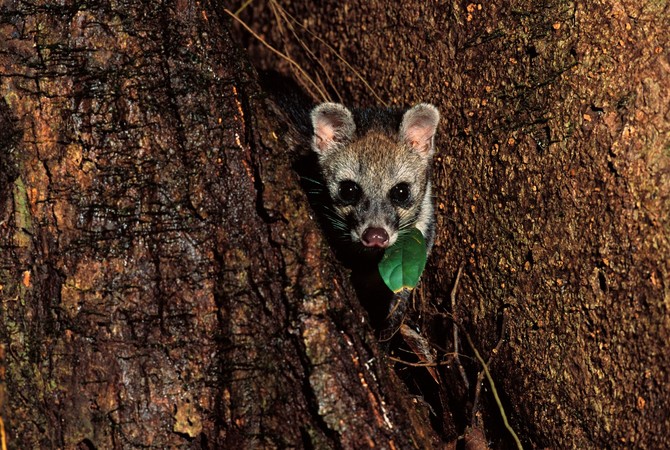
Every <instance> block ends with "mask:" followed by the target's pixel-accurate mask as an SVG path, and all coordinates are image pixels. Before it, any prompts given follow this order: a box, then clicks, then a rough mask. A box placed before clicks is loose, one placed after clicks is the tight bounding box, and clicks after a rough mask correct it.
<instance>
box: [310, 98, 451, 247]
mask: <svg viewBox="0 0 670 450" xmlns="http://www.w3.org/2000/svg"><path fill="white" fill-rule="evenodd" d="M355 116H356V114H353V113H352V112H351V111H350V110H348V109H347V108H346V107H345V106H343V105H341V104H338V103H322V104H320V105H318V106H317V107H316V108H314V109H313V110H312V113H311V118H312V125H313V128H314V136H313V140H312V148H313V150H314V151H315V152H316V153H317V154H318V157H319V163H320V165H321V170H322V173H323V177H324V180H325V182H326V185H327V188H328V191H329V192H330V196H331V198H332V200H333V208H334V210H335V212H336V213H337V215H338V216H339V218H340V219H341V220H342V224H346V225H347V227H348V228H349V232H350V235H351V240H352V241H353V242H360V241H361V236H362V234H363V232H364V231H365V230H366V229H367V228H370V227H377V228H383V229H384V230H386V231H387V233H388V235H389V242H388V245H389V246H390V245H393V243H394V242H395V241H396V239H397V238H398V233H399V232H401V231H402V230H403V229H406V228H409V227H416V228H418V229H419V230H420V231H421V233H422V234H423V235H424V237H425V238H426V242H427V244H428V250H430V248H431V247H432V243H433V237H434V222H435V218H434V215H433V203H432V198H431V183H430V173H431V170H430V169H431V161H432V156H433V154H434V152H435V149H434V136H435V132H436V129H437V125H438V122H439V120H440V114H439V112H438V110H437V108H435V107H434V106H433V105H430V104H426V103H422V104H419V105H416V106H414V107H413V108H411V109H409V110H407V111H406V112H405V113H404V114H403V116H402V120H401V122H400V126H399V127H398V125H397V122H396V125H394V127H398V128H395V131H394V132H393V133H389V132H388V131H387V130H386V129H382V128H381V127H372V128H371V129H369V130H363V129H360V127H359V128H358V129H357V126H356V123H354V117H355ZM344 180H351V181H354V182H355V183H357V184H358V185H359V186H360V188H361V191H362V197H361V199H360V201H359V202H358V203H357V204H355V205H345V204H342V202H340V201H338V189H339V186H340V182H342V181H344ZM399 183H407V184H408V185H409V187H410V192H411V196H410V198H411V202H410V204H409V205H407V207H400V206H398V205H397V204H393V202H392V201H391V200H390V191H391V189H392V188H393V187H394V186H396V185H397V184H399Z"/></svg>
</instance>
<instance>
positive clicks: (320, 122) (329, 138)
mask: <svg viewBox="0 0 670 450" xmlns="http://www.w3.org/2000/svg"><path fill="white" fill-rule="evenodd" d="M311 116H312V126H313V127H314V139H313V141H312V148H313V149H314V151H315V152H317V153H318V154H319V155H320V156H323V155H325V154H327V153H329V152H331V151H332V150H335V149H337V148H339V147H340V146H342V145H343V144H346V143H347V142H350V141H351V138H352V137H353V136H354V132H355V131H356V125H355V124H354V116H353V115H352V114H351V111H349V110H348V109H347V108H346V107H345V106H344V105H341V104H339V103H321V104H320V105H318V106H317V107H316V108H314V109H313V110H312V114H311Z"/></svg>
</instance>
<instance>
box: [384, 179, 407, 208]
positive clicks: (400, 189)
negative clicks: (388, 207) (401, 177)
mask: <svg viewBox="0 0 670 450" xmlns="http://www.w3.org/2000/svg"><path fill="white" fill-rule="evenodd" d="M411 196H412V192H411V191H410V189H409V184H407V183H398V184H396V185H395V186H393V187H392V188H391V190H390V191H389V198H390V199H391V203H393V204H394V205H395V206H407V205H408V203H409V201H410V198H411Z"/></svg>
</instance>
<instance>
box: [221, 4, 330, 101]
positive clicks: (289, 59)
mask: <svg viewBox="0 0 670 450" xmlns="http://www.w3.org/2000/svg"><path fill="white" fill-rule="evenodd" d="M223 11H224V12H225V13H226V14H228V15H229V16H230V17H232V18H233V19H235V20H236V21H237V22H238V23H239V24H240V25H242V26H243V27H244V29H245V30H247V31H248V32H249V33H251V35H252V36H253V37H255V38H256V39H258V40H259V41H260V42H261V44H263V45H265V46H266V47H267V48H268V49H269V50H270V51H272V52H273V53H275V54H277V55H278V56H279V57H281V58H284V59H285V60H286V61H287V62H288V63H289V64H291V65H292V66H293V67H295V68H296V69H298V71H299V72H300V73H301V74H302V75H303V76H304V77H305V79H307V80H309V82H310V83H312V85H313V86H314V88H315V89H316V90H317V91H318V92H319V96H321V99H322V101H324V102H325V101H328V96H327V95H326V93H325V92H323V91H322V90H321V89H320V88H319V86H317V85H316V83H314V81H312V79H311V78H310V76H309V75H307V72H305V70H304V69H303V68H302V67H300V64H298V63H297V62H295V61H294V60H293V59H292V58H291V57H289V56H288V55H286V54H284V53H282V52H281V51H279V50H277V49H276V48H274V47H273V46H272V45H270V44H269V43H268V42H267V41H266V40H265V39H263V38H262V37H260V36H259V35H258V33H256V32H255V31H254V30H252V29H251V28H249V26H248V25H247V24H246V23H244V21H243V20H242V19H240V18H239V17H237V16H236V15H235V14H233V13H232V12H231V11H230V10H228V9H224V10H223Z"/></svg>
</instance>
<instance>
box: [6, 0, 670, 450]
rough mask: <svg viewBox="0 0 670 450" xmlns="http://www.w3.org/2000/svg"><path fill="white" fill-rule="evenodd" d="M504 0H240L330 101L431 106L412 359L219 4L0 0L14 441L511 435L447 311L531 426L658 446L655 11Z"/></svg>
mask: <svg viewBox="0 0 670 450" xmlns="http://www.w3.org/2000/svg"><path fill="white" fill-rule="evenodd" d="M513 3H514V4H512V5H508V6H504V7H495V6H491V5H485V4H474V3H473V4H465V3H458V4H457V3H452V4H449V5H447V6H437V5H427V4H424V3H421V2H416V3H414V2H405V3H403V4H402V5H400V4H399V5H395V6H392V7H389V4H388V3H386V4H383V3H382V2H374V1H373V2H361V4H355V3H349V2H334V1H330V2H322V3H321V6H319V7H318V8H319V9H318V11H315V8H316V6H315V3H313V2H302V1H294V2H289V1H286V2H282V4H281V5H282V6H283V8H285V9H278V6H279V5H278V4H277V3H274V2H262V3H258V4H256V3H254V4H252V6H249V7H248V8H247V9H246V10H245V11H244V12H243V13H242V14H241V17H242V19H243V20H246V21H247V22H248V23H250V24H253V26H254V28H255V29H256V30H257V31H259V32H261V33H262V36H263V37H264V38H266V39H268V41H269V43H271V44H272V45H274V46H276V47H278V48H281V49H282V50H284V51H287V52H288V53H289V55H290V56H291V58H293V59H294V60H295V61H297V62H298V63H299V64H300V66H301V67H302V68H303V69H304V70H305V71H306V72H307V73H309V74H311V75H312V78H313V79H315V80H317V85H319V80H322V83H321V86H324V87H325V91H327V92H328V93H329V94H330V96H331V97H332V98H334V99H336V100H343V101H346V102H347V103H352V104H358V105H366V104H379V103H380V102H387V103H388V104H410V103H414V102H418V101H431V102H433V103H435V104H437V105H438V106H439V108H440V109H441V111H442V114H443V117H444V119H443V122H442V126H441V128H440V138H439V140H438V147H439V148H441V153H440V155H439V158H438V161H437V162H436V166H435V176H434V178H435V183H436V189H435V191H436V195H437V199H436V203H437V206H438V208H437V210H438V217H437V220H438V239H437V243H436V246H435V248H434V250H433V254H432V255H431V257H430V259H429V265H428V268H427V272H426V275H425V276H424V279H423V282H422V287H421V294H422V295H419V296H418V300H419V301H417V303H416V305H417V309H416V310H415V311H411V312H410V319H412V320H413V321H414V322H415V323H416V324H417V325H418V326H419V332H420V333H421V335H422V336H424V337H426V338H428V339H429V340H430V341H431V342H432V343H433V344H434V346H435V349H437V350H438V351H439V352H441V353H438V358H439V360H440V361H442V362H450V363H451V364H450V365H448V366H447V365H446V364H444V365H439V366H437V367H436V368H435V369H436V370H437V379H438V380H441V382H440V384H435V382H434V381H433V378H432V377H430V376H428V373H429V372H428V370H427V369H426V368H423V367H417V368H414V369H412V370H409V369H407V367H406V366H405V365H403V364H400V363H399V364H398V365H397V366H398V373H399V374H400V375H401V377H398V376H397V375H396V373H395V372H394V371H393V370H391V367H390V363H389V359H388V358H387V355H386V354H385V353H384V352H382V351H380V350H379V349H378V346H377V344H376V342H375V338H374V336H373V333H372V332H371V330H370V328H369V326H368V324H367V319H366V314H365V312H364V311H363V310H362V308H361V307H360V305H359V303H358V300H357V299H356V298H355V295H354V294H353V291H352V289H351V287H350V284H349V281H348V276H347V273H346V271H344V270H342V269H341V268H340V267H339V265H338V264H337V262H336V261H335V259H334V258H333V256H332V253H331V252H330V250H329V249H328V247H327V245H325V244H324V242H323V240H322V238H321V233H320V231H319V230H318V227H317V226H316V225H315V223H314V222H313V221H312V220H311V218H310V210H309V206H308V203H307V199H306V196H305V194H304V193H303V192H302V190H301V189H300V185H299V182H298V176H297V175H296V174H295V173H294V171H293V170H292V164H293V163H294V158H295V154H294V151H295V150H292V149H290V142H289V140H288V139H286V138H285V135H284V133H283V130H284V129H285V127H286V121H287V118H286V117H284V115H283V114H279V115H277V114H275V112H274V110H273V109H272V108H271V107H269V106H271V105H270V104H269V103H266V102H265V101H264V97H263V96H262V95H259V88H258V85H257V83H256V75H255V72H254V71H253V69H251V67H250V65H249V64H248V62H247V57H246V55H245V54H244V53H243V52H241V51H240V49H239V47H238V46H237V45H236V44H235V43H234V42H233V41H232V40H231V36H230V24H231V21H230V19H229V18H228V16H227V15H226V14H225V13H224V11H223V9H224V6H222V5H220V4H217V3H215V2H209V1H204V2H188V1H182V2H177V3H174V4H171V3H170V4H158V3H154V2H145V3H139V2H138V3H137V4H130V5H128V4H124V6H120V5H119V4H118V3H115V2H111V3H100V2H98V3H96V4H95V5H93V4H81V5H80V4H77V3H75V4H70V3H67V2H66V3H65V4H59V5H58V6H54V5H52V4H48V5H45V4H43V2H38V1H36V2H20V3H19V2H12V1H5V2H3V4H2V7H1V8H0V29H1V30H2V32H1V33H2V34H1V35H2V36H4V37H5V39H4V40H3V43H2V44H0V45H1V47H0V50H1V51H0V90H1V92H2V98H3V100H2V101H0V299H1V301H2V310H1V311H0V336H2V341H1V342H2V345H3V347H2V348H0V365H2V368H3V369H4V374H5V379H4V380H3V381H4V384H2V382H0V417H2V419H3V423H4V424H5V427H6V429H7V431H8V439H9V445H10V447H14V448H101V449H102V448H134V447H156V448H168V447H169V448H172V447H189V448H285V447H298V448H363V447H366V446H371V447H381V448H399V449H400V448H402V449H406V448H431V447H433V446H435V447H438V446H441V445H442V443H453V440H454V438H455V437H456V435H455V432H454V430H455V429H456V430H457V431H458V432H459V433H463V432H465V427H466V426H467V425H479V424H478V423H477V420H476V419H474V417H476V416H477V417H478V413H481V414H482V417H483V418H484V421H485V424H486V428H485V431H486V433H487V436H488V437H489V438H490V439H493V440H494V442H495V445H496V446H498V447H505V446H507V445H508V444H509V443H511V440H510V439H509V437H507V434H506V432H505V431H504V430H502V429H498V423H497V420H498V419H497V418H498V413H499V411H498V407H497V406H495V405H494V403H493V401H492V399H491V398H490V397H489V395H488V393H487V392H482V393H480V394H477V392H478V389H476V386H477V385H478V382H477V380H476V378H475V377H476V374H477V372H478V371H479V370H480V369H481V368H480V366H479V365H478V364H477V363H476V362H474V361H473V362H470V360H469V359H467V358H463V357H462V358H461V359H460V362H461V363H462V365H463V366H464V369H465V379H464V378H463V377H461V376H460V374H459V372H458V371H457V370H456V368H457V367H458V365H459V364H458V361H456V360H450V359H448V356H447V353H449V352H450V349H452V348H453V341H452V336H453V334H452V330H453V323H452V319H451V318H452V317H454V316H455V317H456V318H457V321H458V322H459V323H461V324H462V326H463V328H462V329H461V330H460V331H458V333H457V335H458V337H459V338H460V340H462V341H463V343H462V346H461V351H462V352H465V353H468V354H470V355H472V353H471V349H470V348H469V347H468V346H467V343H466V342H465V339H464V337H465V335H466V334H470V335H472V337H473V340H474V342H475V345H476V347H477V348H478V349H479V351H480V352H481V353H482V354H483V355H484V357H485V358H487V357H490V367H491V371H492V375H493V378H494V381H495V383H496V386H497V387H498V390H499V391H500V392H501V393H502V397H503V406H504V407H505V411H506V412H507V414H508V415H509V416H510V421H511V425H512V427H513V428H514V429H516V431H517V433H518V434H519V435H520V436H521V439H522V442H523V443H524V444H525V445H526V446H529V447H551V448H598V447H600V448H603V447H615V446H622V447H636V448H663V447H667V446H669V445H670V442H668V441H669V438H668V437H667V430H668V429H670V419H669V418H668V417H670V407H669V405H668V402H669V400H668V398H669V395H668V392H667V386H668V385H669V383H670V379H669V375H668V373H669V371H670V365H669V363H668V359H667V357H666V354H667V351H668V344H667V342H668V341H669V340H670V336H668V335H669V334H670V327H669V325H670V323H669V320H670V319H668V317H670V316H669V315H668V308H669V305H670V260H669V257H668V255H670V242H669V231H670V217H669V214H670V114H669V112H668V105H669V104H670V77H669V76H668V74H669V67H670V66H669V63H668V55H669V52H670V47H669V42H668V31H667V30H668V29H670V14H669V12H670V11H669V10H668V6H667V3H665V2H656V3H649V4H647V5H645V6H638V5H637V3H635V2H632V1H623V2H607V1H600V2H591V3H588V5H575V4H572V3H569V2H559V1H554V2H548V3H546V2H545V3H544V4H542V6H541V7H540V6H533V5H530V4H528V2H513ZM281 11H286V12H288V13H289V14H290V15H291V16H288V15H286V16H282V15H281ZM291 17H293V18H295V20H296V22H292V21H291ZM252 18H253V20H252ZM288 24H293V27H294V31H295V34H293V33H292V31H291V28H290V27H289V25H288ZM298 24H307V25H308V26H309V30H310V32H311V33H310V32H307V31H305V30H304V29H303V28H302V27H301V26H300V25H298ZM312 33H313V34H312ZM244 36H245V37H244V39H249V44H250V52H251V54H252V57H253V60H254V62H255V63H256V64H258V66H259V67H265V68H279V69H282V68H283V70H284V71H285V72H286V73H288V72H289V69H291V70H293V71H294V72H295V71H297V69H296V68H295V66H291V65H290V64H289V63H287V62H286V60H282V59H280V58H276V57H275V56H272V53H271V52H270V51H268V50H267V49H266V48H265V47H263V46H262V45H260V44H258V43H257V42H256V41H253V40H251V38H249V35H248V34H245V35H244ZM301 42H302V43H304V44H305V47H306V48H307V49H309V52H312V53H313V54H314V55H318V56H319V58H318V61H317V60H314V59H312V58H310V56H309V52H307V51H306V50H305V47H303V46H302V45H301ZM328 45H330V46H331V47H330V48H335V49H336V50H337V51H338V52H339V53H340V54H341V56H342V57H343V59H344V60H345V61H346V62H347V63H348V64H350V65H351V66H352V67H354V68H356V69H357V70H358V72H359V73H360V74H361V75H362V78H363V80H366V81H368V82H370V84H371V85H372V86H374V90H375V94H376V95H375V94H373V93H372V91H371V90H369V89H368V88H366V87H365V84H364V83H363V81H362V80H361V79H360V78H358V77H357V75H356V74H354V73H353V72H352V71H351V69H350V68H349V67H348V66H347V65H346V64H344V63H343V62H342V60H341V59H339V58H338V57H337V56H336V55H335V54H334V53H332V52H331V50H330V48H329V47H328ZM298 72H299V71H298ZM296 77H297V78H300V79H302V81H303V82H304V83H305V87H306V90H308V91H311V92H314V93H318V91H319V89H321V90H322V91H324V89H323V88H321V87H319V89H317V88H316V87H315V86H314V85H312V84H310V83H309V82H307V81H306V80H305V78H304V76H302V75H300V77H298V76H297V75H296ZM377 96H378V97H379V98H377ZM288 120H290V118H289V119H288ZM462 263H465V264H466V266H465V271H464V274H463V276H462V278H461V280H460V283H459V284H458V289H455V290H454V291H453V293H454V297H455V305H456V308H455V310H454V311H453V316H452V315H451V314H450V313H451V312H452V311H451V310H450V296H451V294H452V289H453V287H454V280H455V276H456V273H457V270H458V267H459V266H460V265H461V264H462ZM501 337H502V338H504V340H503V341H502V342H500V343H499V344H500V345H499V346H498V345H497V343H498V341H499V339H500V338H501ZM494 347H496V349H497V351H496V352H493V351H492V350H493V349H494ZM0 373H3V372H2V371H0ZM400 378H402V379H403V381H404V383H403V382H401V381H400ZM465 380H467V382H468V383H469V384H468V385H466V381H465ZM431 383H432V384H431ZM468 386H469V387H468ZM3 389H6V392H4V393H3V392H2V390H3ZM484 390H485V389H484ZM410 393H413V394H417V395H420V396H421V397H414V398H413V397H412V396H411V395H410ZM473 403H474V404H473ZM442 410H444V411H442ZM452 418H453V419H452ZM453 421H455V422H453ZM472 442H473V440H470V441H469V443H470V444H472Z"/></svg>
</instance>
